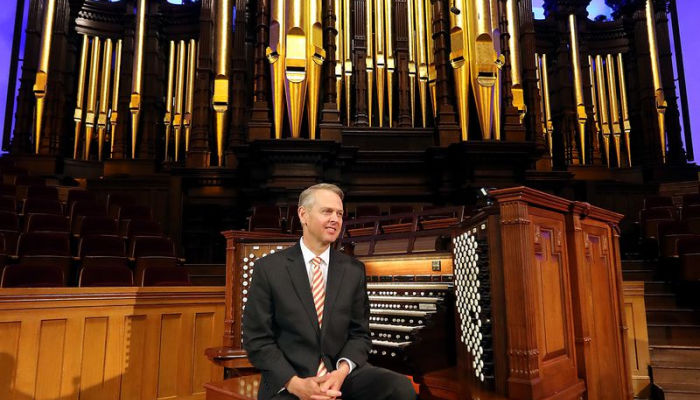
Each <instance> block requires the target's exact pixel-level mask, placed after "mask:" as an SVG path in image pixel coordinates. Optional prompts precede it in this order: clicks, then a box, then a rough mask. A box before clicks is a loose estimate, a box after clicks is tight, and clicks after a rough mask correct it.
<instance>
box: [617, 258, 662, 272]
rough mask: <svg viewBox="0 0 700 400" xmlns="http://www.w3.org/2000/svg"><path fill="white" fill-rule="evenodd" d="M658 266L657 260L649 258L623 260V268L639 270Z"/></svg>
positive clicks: (625, 269)
mask: <svg viewBox="0 0 700 400" xmlns="http://www.w3.org/2000/svg"><path fill="white" fill-rule="evenodd" d="M655 267H656V262H653V261H647V260H622V270H623V271H629V270H639V269H649V270H653V269H654V268H655Z"/></svg>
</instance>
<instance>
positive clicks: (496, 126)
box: [490, 0, 505, 140]
mask: <svg viewBox="0 0 700 400" xmlns="http://www.w3.org/2000/svg"><path fill="white" fill-rule="evenodd" d="M497 1H498V0H490V8H491V28H492V29H493V31H492V32H493V33H492V34H493V36H492V37H493V47H494V49H495V50H496V54H497V55H498V58H497V59H496V68H497V70H496V84H495V85H494V86H493V100H492V102H493V109H492V116H493V120H492V122H491V123H492V129H493V138H494V140H501V90H502V87H501V81H502V80H503V73H502V71H501V69H502V68H503V65H504V64H505V57H504V56H503V55H501V30H500V28H499V21H498V17H499V12H498V4H497Z"/></svg>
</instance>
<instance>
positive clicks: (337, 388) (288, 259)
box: [243, 184, 416, 400]
mask: <svg viewBox="0 0 700 400" xmlns="http://www.w3.org/2000/svg"><path fill="white" fill-rule="evenodd" d="M298 215H299V220H300V221H301V225H302V228H303V236H302V238H301V240H300V241H299V243H297V244H296V245H294V246H292V247H289V248H288V249H285V250H283V251H279V252H277V253H274V254H270V255H268V256H267V257H264V258H262V259H260V260H258V261H257V262H256V263H255V273H254V274H253V280H252V283H251V287H250V290H249V292H248V302H247V303H246V306H245V311H244V313H243V347H244V348H245V350H246V351H247V352H248V357H249V359H250V361H251V362H252V364H253V365H254V366H255V367H256V368H258V369H260V370H261V371H262V380H261V382H260V389H259V393H258V399H260V400H268V399H275V400H282V399H284V400H292V399H300V400H308V399H311V400H333V399H336V398H338V399H339V398H340V397H341V396H342V399H344V400H382V399H384V400H413V399H415V398H416V393H415V391H414V390H413V386H412V385H411V383H410V381H409V380H408V379H407V378H406V377H404V376H402V375H400V374H397V373H395V372H392V371H389V370H386V369H382V368H378V367H374V366H372V365H370V364H368V363H367V355H368V353H369V350H370V347H371V341H370V334H369V300H368V298H367V290H366V285H365V267H364V264H362V263H361V262H359V261H357V260H355V259H353V258H351V257H349V256H347V255H345V254H343V253H340V252H338V251H335V250H333V249H331V248H330V245H331V243H333V242H334V241H335V240H336V239H337V238H338V235H339V234H340V228H341V225H342V223H343V192H342V191H341V190H340V189H339V188H338V187H337V186H335V185H330V184H318V185H314V186H311V187H310V188H308V189H306V190H305V191H304V192H302V194H301V195H300V196H299V208H298Z"/></svg>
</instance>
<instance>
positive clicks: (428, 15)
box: [387, 0, 437, 118]
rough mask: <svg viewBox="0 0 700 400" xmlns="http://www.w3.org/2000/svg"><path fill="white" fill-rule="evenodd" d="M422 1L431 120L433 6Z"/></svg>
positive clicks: (434, 101)
mask: <svg viewBox="0 0 700 400" xmlns="http://www.w3.org/2000/svg"><path fill="white" fill-rule="evenodd" d="M387 1H388V0H387ZM424 1H425V34H426V55H427V57H426V62H427V64H428V90H429V91H430V103H431V105H432V110H433V118H437V70H436V69H435V53H434V51H435V50H434V49H435V40H433V6H432V4H431V2H430V0H424Z"/></svg>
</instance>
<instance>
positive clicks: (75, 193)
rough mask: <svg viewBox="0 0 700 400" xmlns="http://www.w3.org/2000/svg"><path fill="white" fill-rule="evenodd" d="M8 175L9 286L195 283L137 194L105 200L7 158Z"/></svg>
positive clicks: (0, 194) (1, 205)
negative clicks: (31, 171) (29, 172)
mask: <svg viewBox="0 0 700 400" xmlns="http://www.w3.org/2000/svg"><path fill="white" fill-rule="evenodd" d="M8 171H9V172H8ZM0 174H2V182H3V183H2V184H0V266H2V267H3V269H2V274H1V277H0V286H1V287H45V286H49V287H51V286H65V285H76V284H77V285H78V286H133V285H140V286H165V285H188V284H189V277H188V275H187V272H186V270H185V269H183V268H181V267H180V264H181V263H182V261H183V260H182V259H180V258H178V257H177V254H176V250H175V246H174V244H173V242H172V240H171V239H170V238H167V237H165V236H164V235H163V231H162V229H161V227H160V225H159V224H158V223H157V222H156V221H153V220H152V217H151V210H150V208H149V207H147V206H143V205H139V204H136V202H135V200H134V199H133V198H132V197H131V196H128V195H124V194H121V193H110V194H108V195H107V201H106V204H102V203H100V202H99V201H97V199H96V196H95V194H94V193H92V192H90V191H87V190H82V189H80V188H65V187H60V188H59V187H56V186H50V185H46V179H44V178H42V177H36V176H29V175H26V171H23V170H22V169H19V168H14V167H8V166H7V165H4V164H2V163H0ZM60 198H62V200H63V201H61V200H59V199H60Z"/></svg>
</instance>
